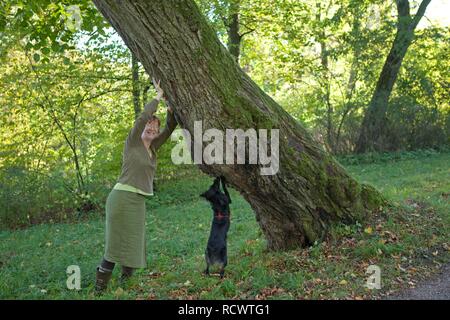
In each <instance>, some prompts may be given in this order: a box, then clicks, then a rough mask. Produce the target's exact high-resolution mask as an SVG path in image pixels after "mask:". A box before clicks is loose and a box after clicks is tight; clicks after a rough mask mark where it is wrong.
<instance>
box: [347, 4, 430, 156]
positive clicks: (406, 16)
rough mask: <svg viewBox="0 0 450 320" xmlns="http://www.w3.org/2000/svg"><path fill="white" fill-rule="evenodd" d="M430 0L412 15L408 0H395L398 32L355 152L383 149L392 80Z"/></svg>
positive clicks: (395, 76)
mask: <svg viewBox="0 0 450 320" xmlns="http://www.w3.org/2000/svg"><path fill="white" fill-rule="evenodd" d="M430 1H431V0H423V1H422V3H421V4H420V6H419V9H418V10H417V13H416V15H415V16H414V18H413V17H411V14H410V8H409V1H408V0H397V1H396V4H397V12H398V18H397V32H396V35H395V38H394V42H393V43H392V46H391V50H390V51H389V54H388V56H387V58H386V61H385V63H384V65H383V69H382V70H381V74H380V76H379V78H378V81H377V85H376V87H375V91H374V93H373V95H372V99H371V101H370V103H369V107H368V108H367V111H366V113H365V115H364V119H363V122H362V125H361V131H360V134H359V138H358V142H357V144H356V148H355V151H356V152H358V153H362V152H366V151H382V150H383V149H384V145H385V143H384V141H383V139H384V138H385V137H384V136H383V132H384V127H385V125H386V122H387V119H386V112H387V108H388V103H389V97H390V96H391V93H392V89H393V87H394V84H395V81H396V80H397V76H398V73H399V71H400V67H401V65H402V62H403V58H404V57H405V55H406V52H407V51H408V48H409V46H410V45H411V42H412V40H413V37H414V30H415V29H416V27H417V25H418V23H419V22H420V19H421V18H422V17H423V15H424V14H425V10H426V8H427V6H428V4H429V3H430Z"/></svg>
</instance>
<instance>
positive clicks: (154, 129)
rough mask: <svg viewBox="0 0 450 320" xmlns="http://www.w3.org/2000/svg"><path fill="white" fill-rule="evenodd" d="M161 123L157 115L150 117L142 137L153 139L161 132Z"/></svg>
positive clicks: (148, 139)
mask: <svg viewBox="0 0 450 320" xmlns="http://www.w3.org/2000/svg"><path fill="white" fill-rule="evenodd" d="M159 123H160V121H159V119H158V118H157V117H153V118H152V119H150V120H149V121H148V122H147V124H146V125H145V128H144V131H143V132H142V139H145V140H147V141H150V140H153V139H154V138H155V137H156V136H157V135H158V134H159Z"/></svg>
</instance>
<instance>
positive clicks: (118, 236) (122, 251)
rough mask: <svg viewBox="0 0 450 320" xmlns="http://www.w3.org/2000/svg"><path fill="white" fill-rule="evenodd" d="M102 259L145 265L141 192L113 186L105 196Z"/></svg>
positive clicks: (143, 198)
mask: <svg viewBox="0 0 450 320" xmlns="http://www.w3.org/2000/svg"><path fill="white" fill-rule="evenodd" d="M105 237H106V244H105V259H106V260H108V261H110V262H115V263H118V264H120V265H122V266H125V267H130V268H145V267H146V266H147V260H146V252H145V251H146V250H145V196H143V195H140V194H138V193H134V192H129V191H123V190H115V189H113V190H112V191H111V192H110V194H109V196H108V199H107V200H106V232H105Z"/></svg>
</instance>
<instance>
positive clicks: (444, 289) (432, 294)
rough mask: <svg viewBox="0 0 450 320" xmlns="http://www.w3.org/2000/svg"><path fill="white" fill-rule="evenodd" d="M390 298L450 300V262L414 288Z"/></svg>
mask: <svg viewBox="0 0 450 320" xmlns="http://www.w3.org/2000/svg"><path fill="white" fill-rule="evenodd" d="M387 299H389V300H450V263H449V264H446V265H444V266H443V267H442V269H441V271H440V272H439V273H437V274H435V275H434V276H432V277H431V278H430V279H428V280H426V281H423V282H421V283H419V284H418V285H417V287H415V288H413V289H407V290H404V291H402V292H400V293H397V294H394V295H392V296H390V297H387Z"/></svg>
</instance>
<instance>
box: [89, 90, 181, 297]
mask: <svg viewBox="0 0 450 320" xmlns="http://www.w3.org/2000/svg"><path fill="white" fill-rule="evenodd" d="M153 83H155V82H153ZM155 89H156V91H157V95H156V98H155V99H154V100H153V101H151V102H150V103H148V104H147V105H146V106H145V108H144V111H143V112H142V114H141V115H140V116H139V117H138V118H137V119H136V121H135V123H134V127H133V128H132V129H131V131H130V133H129V134H128V137H127V139H126V141H125V147H124V151H123V163H122V173H121V175H120V178H119V180H118V182H117V184H116V185H115V186H114V188H113V190H112V191H111V192H110V194H109V196H108V199H107V201H106V232H105V233H106V235H105V238H106V244H105V254H104V256H103V260H102V262H101V264H100V265H99V266H98V267H97V280H96V285H95V287H96V290H97V291H103V290H105V289H106V288H107V286H108V282H109V280H110V279H111V275H112V271H113V269H114V266H115V264H116V263H118V264H120V265H121V266H122V276H121V279H122V280H125V279H127V278H129V277H130V276H131V275H132V273H133V271H134V270H135V269H136V268H144V267H146V252H145V199H146V196H151V195H153V177H154V175H155V171H156V151H157V150H158V149H159V147H160V146H161V145H162V144H163V143H164V142H165V141H166V140H167V138H168V137H169V136H170V135H171V134H172V132H173V130H174V129H175V127H176V125H177V123H176V120H175V117H174V114H173V111H172V110H171V108H170V107H168V108H167V122H166V127H165V128H164V130H163V131H162V132H161V133H160V131H159V129H160V121H159V119H158V118H157V117H156V116H154V115H153V114H154V113H155V111H156V108H157V106H158V103H159V101H160V100H161V99H162V98H163V95H164V92H163V90H162V89H161V87H160V86H159V82H158V83H157V84H155Z"/></svg>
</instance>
